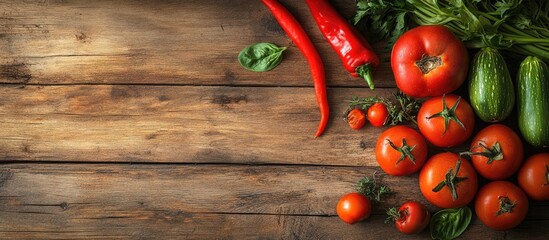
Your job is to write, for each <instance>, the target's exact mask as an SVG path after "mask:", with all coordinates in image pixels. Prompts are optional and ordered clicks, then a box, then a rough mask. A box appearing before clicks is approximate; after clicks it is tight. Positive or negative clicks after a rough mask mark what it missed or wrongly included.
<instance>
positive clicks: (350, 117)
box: [347, 108, 366, 130]
mask: <svg viewBox="0 0 549 240" xmlns="http://www.w3.org/2000/svg"><path fill="white" fill-rule="evenodd" d="M347 122H348V123H349V126H351V128H352V129H354V130H360V129H362V127H364V124H365V123H366V114H364V111H362V110H360V109H358V108H355V109H353V110H351V111H350V112H349V113H348V114H347Z"/></svg>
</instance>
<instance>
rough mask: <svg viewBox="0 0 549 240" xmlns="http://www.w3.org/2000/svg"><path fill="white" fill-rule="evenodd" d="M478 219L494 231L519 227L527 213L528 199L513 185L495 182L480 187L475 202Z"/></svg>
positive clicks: (505, 182)
mask: <svg viewBox="0 0 549 240" xmlns="http://www.w3.org/2000/svg"><path fill="white" fill-rule="evenodd" d="M475 211H476V214H477V217H478V219H480V221H482V223H484V225H486V226H488V227H489V228H492V229H495V230H507V229H511V228H514V227H516V226H517V225H519V224H520V223H521V222H522V221H523V220H524V218H525V217H526V213H527V212H528V197H526V194H524V192H523V191H522V190H521V189H520V188H519V187H518V186H516V185H515V184H512V183H510V182H507V181H495V182H491V183H488V184H486V185H485V186H484V187H482V188H481V189H480V190H479V192H478V195H477V199H476V201H475Z"/></svg>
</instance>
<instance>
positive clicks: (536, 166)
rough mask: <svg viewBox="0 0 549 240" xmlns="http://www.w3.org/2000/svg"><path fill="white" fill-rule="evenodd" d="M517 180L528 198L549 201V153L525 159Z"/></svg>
mask: <svg viewBox="0 0 549 240" xmlns="http://www.w3.org/2000/svg"><path fill="white" fill-rule="evenodd" d="M517 179H518V184H519V185H520V187H521V188H522V190H524V191H525V192H526V194H528V196H529V197H530V198H532V199H534V200H537V201H549V153H538V154H535V155H532V156H531V157H529V158H528V159H526V161H525V162H524V164H523V165H522V167H521V168H520V170H519V172H518V176H517Z"/></svg>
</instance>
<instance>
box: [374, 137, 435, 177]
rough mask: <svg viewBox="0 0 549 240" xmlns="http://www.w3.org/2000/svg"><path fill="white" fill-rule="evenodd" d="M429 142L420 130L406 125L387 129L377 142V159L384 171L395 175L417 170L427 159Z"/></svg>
mask: <svg viewBox="0 0 549 240" xmlns="http://www.w3.org/2000/svg"><path fill="white" fill-rule="evenodd" d="M427 152H428V149H427V142H426V141H425V138H423V136H421V134H419V132H418V131H416V130H414V129H412V128H409V127H406V126H394V127H391V128H389V129H387V130H385V131H384V132H383V133H381V135H379V138H378V139H377V143H376V159H377V162H378V164H379V166H380V167H381V169H383V171H385V172H386V173H387V174H389V175H393V176H404V175H410V174H412V173H415V172H417V171H418V170H419V169H420V168H421V167H422V166H423V164H424V163H425V160H426V159H427Z"/></svg>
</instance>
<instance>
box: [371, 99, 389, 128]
mask: <svg viewBox="0 0 549 240" xmlns="http://www.w3.org/2000/svg"><path fill="white" fill-rule="evenodd" d="M388 117H389V110H387V106H385V104H384V103H382V102H377V103H374V104H373V105H372V106H370V107H369V108H368V120H369V121H370V124H372V126H374V127H381V126H383V125H385V123H386V122H387V119H388Z"/></svg>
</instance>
